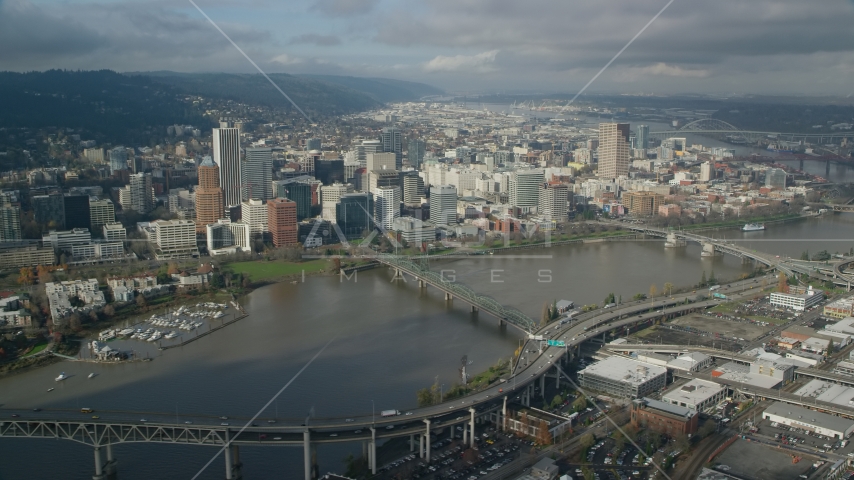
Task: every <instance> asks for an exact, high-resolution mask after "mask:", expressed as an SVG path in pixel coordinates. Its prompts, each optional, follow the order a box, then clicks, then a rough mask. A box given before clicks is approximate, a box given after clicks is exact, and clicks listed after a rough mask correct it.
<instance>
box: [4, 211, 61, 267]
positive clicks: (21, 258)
mask: <svg viewBox="0 0 854 480" xmlns="http://www.w3.org/2000/svg"><path fill="white" fill-rule="evenodd" d="M3 208H4V207H0V216H2V214H3ZM0 234H2V230H0ZM19 240H20V239H19ZM2 242H3V238H2V237H0V265H3V267H4V268H21V267H34V266H36V265H53V264H55V263H56V254H55V253H54V252H53V248H51V247H50V246H47V247H39V246H36V245H29V246H25V247H12V248H7V247H5V246H4V244H3V243H2Z"/></svg>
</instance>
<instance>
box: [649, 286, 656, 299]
mask: <svg viewBox="0 0 854 480" xmlns="http://www.w3.org/2000/svg"><path fill="white" fill-rule="evenodd" d="M657 293H658V288H656V286H655V284H654V283H653V284H652V285H650V286H649V298H651V299H652V301H655V295H656V294H657Z"/></svg>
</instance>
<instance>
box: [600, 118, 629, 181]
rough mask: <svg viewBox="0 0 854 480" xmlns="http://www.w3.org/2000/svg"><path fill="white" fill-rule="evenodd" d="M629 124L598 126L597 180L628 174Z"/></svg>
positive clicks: (602, 124)
mask: <svg viewBox="0 0 854 480" xmlns="http://www.w3.org/2000/svg"><path fill="white" fill-rule="evenodd" d="M629 134H630V133H629V124H628V123H600V124H599V178H617V177H620V176H627V175H628V174H629Z"/></svg>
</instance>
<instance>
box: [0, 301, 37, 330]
mask: <svg viewBox="0 0 854 480" xmlns="http://www.w3.org/2000/svg"><path fill="white" fill-rule="evenodd" d="M23 306H24V305H23V302H22V301H21V298H20V297H18V296H17V295H10V296H8V297H3V298H0V326H10V327H29V326H30V325H32V322H33V317H32V315H31V314H30V312H28V311H27V310H26V309H25V308H23Z"/></svg>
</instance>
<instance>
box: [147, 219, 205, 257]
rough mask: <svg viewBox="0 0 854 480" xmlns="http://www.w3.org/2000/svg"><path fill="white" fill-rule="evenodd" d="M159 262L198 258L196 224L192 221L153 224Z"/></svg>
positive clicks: (164, 221)
mask: <svg viewBox="0 0 854 480" xmlns="http://www.w3.org/2000/svg"><path fill="white" fill-rule="evenodd" d="M151 226H152V227H153V229H154V232H153V234H154V235H153V241H154V244H155V255H156V257H157V259H158V260H164V259H172V258H189V257H198V256H199V248H198V246H197V245H196V222H194V221H192V220H157V221H154V222H151Z"/></svg>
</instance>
